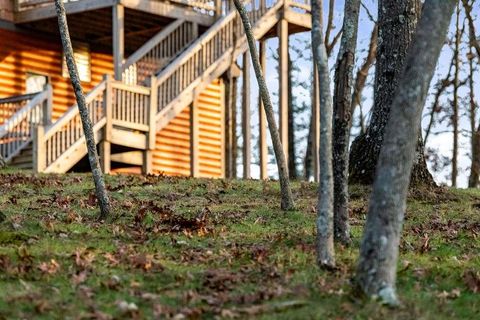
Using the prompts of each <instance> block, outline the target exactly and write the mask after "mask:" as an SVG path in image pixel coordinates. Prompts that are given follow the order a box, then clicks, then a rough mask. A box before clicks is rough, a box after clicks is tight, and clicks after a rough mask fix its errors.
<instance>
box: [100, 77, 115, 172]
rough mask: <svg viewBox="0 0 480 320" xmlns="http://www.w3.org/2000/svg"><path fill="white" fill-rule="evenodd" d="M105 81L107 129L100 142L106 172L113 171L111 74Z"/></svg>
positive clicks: (103, 167)
mask: <svg viewBox="0 0 480 320" xmlns="http://www.w3.org/2000/svg"><path fill="white" fill-rule="evenodd" d="M103 79H104V81H105V94H104V96H103V108H104V109H103V110H104V112H105V119H106V123H105V129H104V136H103V139H102V141H101V143H100V160H101V162H100V164H101V166H102V170H103V172H104V173H110V171H111V163H112V162H111V155H112V152H111V141H112V130H113V124H112V117H113V109H112V108H113V98H112V94H113V91H112V81H111V76H110V75H105V76H104V77H103Z"/></svg>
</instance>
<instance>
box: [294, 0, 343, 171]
mask: <svg viewBox="0 0 480 320" xmlns="http://www.w3.org/2000/svg"><path fill="white" fill-rule="evenodd" d="M334 13H335V0H329V6H328V20H327V27H326V31H325V40H324V41H325V48H326V50H327V57H328V58H330V55H331V54H332V51H333V49H334V48H335V45H336V44H337V42H338V40H340V37H341V35H342V30H340V31H338V32H337V34H336V35H335V36H334V37H333V39H332V40H331V41H330V35H331V33H332V30H333V28H334V25H333V18H334ZM312 84H313V81H312ZM313 93H314V90H312V96H313ZM312 104H313V100H312ZM312 119H313V118H310V125H309V128H310V130H309V131H308V137H307V141H309V143H308V145H307V152H306V153H305V158H304V161H303V162H304V164H305V168H304V174H305V175H306V176H305V179H306V180H307V179H309V178H310V177H311V176H312V175H313V173H312V166H313V159H314V158H313V155H312V152H313V149H312V148H311V144H310V142H311V141H313V139H314V137H313V126H312ZM307 161H309V162H307ZM307 166H308V167H307ZM308 172H310V174H309V175H307V173H308Z"/></svg>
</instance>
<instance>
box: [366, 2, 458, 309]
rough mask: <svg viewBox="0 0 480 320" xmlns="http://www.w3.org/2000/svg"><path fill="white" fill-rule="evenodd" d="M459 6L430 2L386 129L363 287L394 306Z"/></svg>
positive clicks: (372, 200)
mask: <svg viewBox="0 0 480 320" xmlns="http://www.w3.org/2000/svg"><path fill="white" fill-rule="evenodd" d="M454 7H455V0H445V1H438V0H427V1H426V2H425V4H424V8H423V16H422V18H421V20H420V24H419V26H418V30H417V33H416V36H415V39H414V41H413V43H412V46H411V48H410V50H409V53H408V56H407V59H406V62H405V66H406V67H405V69H404V72H403V76H402V77H401V80H400V82H399V86H398V90H397V91H396V94H395V97H394V99H393V102H392V107H391V116H390V118H389V119H388V122H387V125H386V127H385V139H384V143H383V146H382V149H381V152H380V155H379V162H378V169H377V173H376V176H375V182H374V185H373V190H372V195H371V198H370V204H369V209H368V215H367V222H366V225H365V232H364V235H363V240H362V244H361V248H360V259H359V264H358V268H357V283H358V285H359V287H360V288H361V289H362V291H363V292H364V293H365V294H366V295H367V296H368V297H371V298H379V299H380V300H381V301H382V302H383V303H386V304H389V305H396V304H397V303H398V300H397V297H396V292H395V291H396V290H395V281H396V268H397V260H398V250H399V242H400V234H401V231H402V224H403V219H404V212H405V209H406V196H407V190H408V185H409V180H410V179H409V178H410V173H411V170H412V167H413V162H414V157H415V148H416V145H417V141H418V139H417V137H418V133H419V128H420V122H421V116H422V110H423V106H424V105H425V101H426V97H427V94H428V89H429V85H430V81H431V79H432V77H433V74H434V71H435V66H436V62H437V60H438V57H439V55H440V51H441V49H442V46H443V44H444V41H445V36H446V33H447V29H448V26H449V24H450V18H451V16H452V13H453V10H454ZM380 8H382V6H380ZM380 10H382V9H380Z"/></svg>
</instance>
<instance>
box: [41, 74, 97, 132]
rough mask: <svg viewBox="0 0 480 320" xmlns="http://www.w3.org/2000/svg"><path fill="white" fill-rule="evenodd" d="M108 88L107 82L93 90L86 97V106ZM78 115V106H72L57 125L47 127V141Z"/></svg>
mask: <svg viewBox="0 0 480 320" xmlns="http://www.w3.org/2000/svg"><path fill="white" fill-rule="evenodd" d="M105 87H106V81H105V80H104V81H102V82H100V83H99V84H98V85H97V86H96V87H95V88H93V90H92V91H90V92H89V93H88V94H87V95H86V96H85V102H86V104H88V103H90V102H92V101H93V100H94V99H95V98H97V97H98V96H99V95H100V93H102V92H103V91H104V90H105ZM77 114H79V111H78V107H77V104H74V105H73V106H71V107H70V108H69V109H68V111H67V112H65V113H64V114H63V116H62V117H61V118H60V119H58V120H57V121H56V122H55V123H53V124H52V125H51V126H49V127H47V128H46V130H45V136H44V138H45V140H46V139H48V138H50V137H51V136H53V135H54V134H55V133H56V132H57V131H58V130H59V129H60V128H62V127H63V126H64V125H65V124H67V123H68V121H70V120H71V119H72V118H73V117H75V116H76V115H77Z"/></svg>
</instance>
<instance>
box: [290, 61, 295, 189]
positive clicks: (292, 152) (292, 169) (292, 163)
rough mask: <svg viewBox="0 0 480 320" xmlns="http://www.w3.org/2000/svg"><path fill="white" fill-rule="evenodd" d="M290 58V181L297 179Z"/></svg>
mask: <svg viewBox="0 0 480 320" xmlns="http://www.w3.org/2000/svg"><path fill="white" fill-rule="evenodd" d="M292 70H293V68H292V57H291V56H290V54H289V55H288V173H289V174H290V179H293V180H295V179H297V163H296V160H297V154H296V150H295V116H294V107H295V106H294V105H293V92H292V90H293V83H292V82H293V81H292V79H293V72H292Z"/></svg>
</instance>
